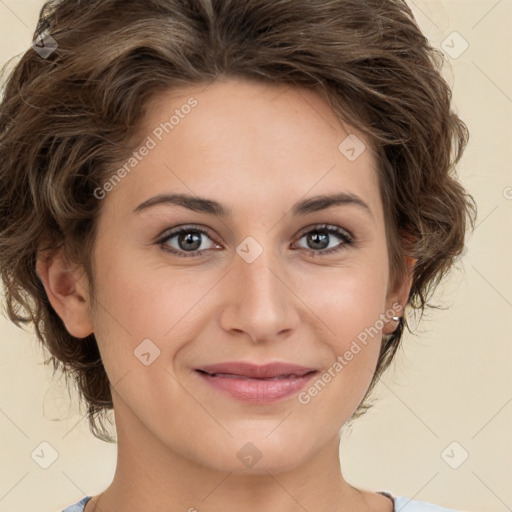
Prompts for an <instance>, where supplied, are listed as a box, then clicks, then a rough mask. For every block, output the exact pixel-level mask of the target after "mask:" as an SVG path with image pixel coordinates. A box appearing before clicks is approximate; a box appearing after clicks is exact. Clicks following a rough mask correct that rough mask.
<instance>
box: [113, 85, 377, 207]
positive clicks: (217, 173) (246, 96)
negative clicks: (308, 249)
mask: <svg viewBox="0 0 512 512" xmlns="http://www.w3.org/2000/svg"><path fill="white" fill-rule="evenodd" d="M139 135H141V137H140V140H141V141H142V144H146V145H149V146H151V149H150V151H146V152H145V156H144V158H143V159H140V161H139V162H138V163H137V166H136V168H135V169H134V170H133V171H132V172H130V175H129V177H128V178H127V179H126V180H124V182H123V183H122V184H121V185H122V187H121V186H120V187H118V188H119V189H121V188H123V190H124V192H123V196H124V198H125V199H126V200H127V201H129V202H130V204H132V205H134V203H135V202H136V201H138V202H140V200H144V199H146V198H147V197H148V196H149V195H151V194H155V193H161V192H171V191H173V192H178V191H182V192H186V193H189V194H190V193H192V194H197V195H201V196H208V197H215V196H216V197H218V198H220V197H222V198H225V199H226V203H227V204H228V205H233V206H234V205H235V204H236V203H237V202H238V204H239V205H240V206H243V205H247V200H249V199H250V200H251V201H253V202H254V201H257V200H261V201H265V200H266V202H267V203H268V202H269V201H270V200H271V199H272V197H274V196H275V197H276V198H278V200H279V198H281V199H282V198H283V197H284V196H287V197H290V199H297V198H300V197H301V196H305V195H308V192H310V194H309V195H316V194H327V193H333V192H338V191H349V192H352V193H357V194H358V195H363V196H365V198H366V199H365V200H366V201H367V202H370V203H371V202H373V203H374V204H377V203H378V202H379V194H378V181H377V172H376V161H375V158H374V156H373V152H372V150H371V148H370V146H369V144H368V141H367V140H366V139H365V137H364V135H363V134H362V133H360V132H359V131H358V130H357V129H355V128H353V127H348V126H346V125H344V124H342V123H341V122H340V121H339V120H338V119H337V117H336V115H335V114H334V112H333V111H332V110H331V108H330V107H329V105H328V104H327V103H326V102H325V101H324V100H323V98H321V97H320V96H319V95H318V94H316V93H315V92H314V91H311V90H308V89H303V88H299V87H291V86H289V85H286V84H278V85H276V84H266V83H260V82H256V81H248V80H245V79H234V78H230V79H222V80H217V81H215V82H213V83H211V84H209V85H208V84H202V85H194V86H188V87H183V88H180V89H175V90H171V91H166V92H164V93H160V94H159V95H158V96H155V97H154V98H153V99H152V100H151V102H150V103H149V104H148V108H147V111H146V115H145V117H144V119H143V122H142V123H141V130H140V134H139ZM162 187H165V189H166V190H165V191H164V190H162ZM117 193H118V191H116V194H117ZM137 204H138V203H137Z"/></svg>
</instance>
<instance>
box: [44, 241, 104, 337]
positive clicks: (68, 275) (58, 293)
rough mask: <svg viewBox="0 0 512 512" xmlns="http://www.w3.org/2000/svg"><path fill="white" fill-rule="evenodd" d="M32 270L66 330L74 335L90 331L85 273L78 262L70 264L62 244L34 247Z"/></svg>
mask: <svg viewBox="0 0 512 512" xmlns="http://www.w3.org/2000/svg"><path fill="white" fill-rule="evenodd" d="M36 271H37V274H38V275H39V277H40V279H41V281H42V283H43V285H44V288H45V290H46V294H47V296H48V300H49V301H50V304H51V305H52V307H53V309H54V310H55V312H56V313H57V314H58V315H59V317H60V318H61V320H62V321H63V323H64V325H65V326H66V329H67V331H68V332H69V333H70V334H71V335H72V336H74V337H76V338H85V337H86V336H89V335H90V334H92V332H93V331H94V328H93V324H92V321H91V318H90V314H89V305H90V297H89V295H88V291H87V290H88V288H87V277H86V275H85V272H84V270H83V269H82V268H81V267H79V266H71V265H70V264H69V263H68V261H67V260H66V258H65V256H64V254H63V250H62V248H60V249H57V250H54V251H53V252H50V251H44V252H41V251H38V254H37V263H36Z"/></svg>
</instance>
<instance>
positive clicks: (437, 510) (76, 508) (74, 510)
mask: <svg viewBox="0 0 512 512" xmlns="http://www.w3.org/2000/svg"><path fill="white" fill-rule="evenodd" d="M379 492H380V493H381V494H386V495H388V496H389V497H392V498H393V501H394V502H395V512H462V511H458V510H453V509H448V508H443V507H439V506H437V505H433V504H432V503H427V502H425V501H415V500H410V499H409V498H406V497H404V496H392V495H391V493H389V492H387V491H379ZM91 498H92V496H85V497H84V498H82V499H81V500H80V501H79V502H78V503H75V504H74V505H71V506H69V507H68V508H66V509H64V510H63V511H62V512H83V510H84V507H85V504H86V503H87V502H88V501H89V500H90V499H91Z"/></svg>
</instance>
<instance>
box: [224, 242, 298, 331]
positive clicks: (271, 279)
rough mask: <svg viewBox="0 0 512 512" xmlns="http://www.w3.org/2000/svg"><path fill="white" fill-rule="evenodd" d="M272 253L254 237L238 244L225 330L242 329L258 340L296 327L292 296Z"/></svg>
mask: <svg viewBox="0 0 512 512" xmlns="http://www.w3.org/2000/svg"><path fill="white" fill-rule="evenodd" d="M269 238H271V237H266V239H265V240H267V241H268V240H269ZM260 240H261V237H260ZM273 250H274V249H273V248H271V247H270V246H267V247H264V246H263V244H262V243H260V242H258V241H256V239H255V238H253V237H247V238H246V239H244V240H243V241H242V242H241V243H240V244H239V245H238V247H237V255H236V256H235V260H234V263H233V269H232V272H231V281H230V283H229V287H230V288H232V292H233V293H230V294H229V296H230V300H229V303H228V304H227V305H226V310H225V311H224V314H223V322H224V328H225V329H230V330H232V329H236V330H241V331H244V332H246V333H247V334H249V335H250V336H251V338H252V339H254V340H258V339H267V338H273V337H275V336H276V335H277V334H278V333H279V332H281V331H283V330H286V329H290V328H292V327H294V322H295V321H296V318H297V313H296V312H295V313H294V304H293V294H292V293H291V292H290V290H288V288H287V286H286V284H285V282H286V278H285V276H284V272H283V271H282V270H281V266H280V263H279V262H280V259H279V258H277V257H275V253H274V252H273ZM281 272H283V276H280V273H281Z"/></svg>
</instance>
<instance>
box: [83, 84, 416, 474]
mask: <svg viewBox="0 0 512 512" xmlns="http://www.w3.org/2000/svg"><path fill="white" fill-rule="evenodd" d="M173 115H174V117H173V118H172V120H171V117H172V116H173ZM166 123H167V124H166ZM144 129H145V131H144V136H143V138H142V141H143V142H142V143H143V145H144V146H145V148H146V149H140V150H139V149H138V154H137V156H136V157H134V160H132V161H131V163H127V165H126V166H125V168H124V171H125V172H123V171H121V172H119V173H117V178H120V177H121V178H122V179H120V180H119V179H117V180H116V179H114V180H112V183H113V184H111V186H110V187H109V186H107V187H105V188H104V189H102V191H97V195H98V197H103V198H102V199H99V200H100V201H102V206H101V207H102V212H101V216H100V218H99V223H98V232H97V239H96V245H95V248H94V255H93V263H94V273H95V274H94V275H95V283H96V296H95V301H94V302H93V306H94V315H93V320H92V323H93V326H94V334H95V336H96V338H97V341H98V344H99V348H100V352H101V356H102V359H103V363H104V365H105V368H106V371H107V374H108V376H109V380H110V382H111V383H112V384H113V386H112V392H113V399H114V407H115V412H116V422H117V426H118V428H120V429H122V430H123V431H124V432H128V433H129V435H131V436H132V438H133V439H137V441H141V442H142V440H143V439H144V442H145V443H146V444H145V445H146V446H153V447H154V448H157V450H159V451H160V453H163V452H165V451H166V450H170V451H171V452H173V453H175V454H177V455H179V456H183V457H186V458H187V459H190V460H193V461H195V462H198V463H200V464H202V465H205V466H208V467H211V468H215V469H220V470H223V471H234V472H255V473H256V472H263V471H265V470H272V471H279V470H286V469H287V468H291V467H294V466H296V465H297V464H300V463H302V462H305V461H306V460H307V459H308V458H311V457H312V456H313V455H314V454H315V453H318V452H319V451H320V450H321V449H322V447H324V446H325V445H326V444H327V443H328V442H330V441H332V440H333V439H334V438H336V437H337V435H338V431H339V429H340V428H341V427H342V425H343V424H344V423H345V422H346V421H347V419H348V418H349V417H350V416H351V415H352V413H353V412H354V411H355V409H356V408H357V406H358V404H359V403H360V402H361V400H362V398H363V396H364V394H365V392H366V390H367V388H368V386H369V384H370V381H371V379H372V375H373V373H374V370H375V366H376V364H377V358H378V354H379V349H380V344H381V338H382V334H383V332H384V333H390V332H392V331H393V330H394V329H395V328H396V322H393V321H392V320H390V317H391V314H397V313H398V311H397V310H395V311H391V313H390V312H389V311H390V308H391V307H392V306H393V304H395V303H396V301H397V298H399V297H397V295H393V294H391V293H390V294H389V295H388V293H387V292H388V290H387V288H388V282H389V277H390V276H389V274H388V254H387V248H386V237H385V228H384V217H383V209H382V203H381V199H380V195H379V187H378V181H377V173H376V162H375V160H374V159H373V156H372V155H371V151H370V149H369V147H368V146H367V145H366V148H365V147H364V146H362V144H363V142H364V141H365V139H364V137H363V136H362V135H361V134H360V133H359V132H357V131H356V130H354V129H345V128H343V127H342V126H341V125H340V124H339V123H338V122H337V120H336V118H335V117H334V114H333V113H332V112H331V110H330V109H329V107H328V106H327V104H326V103H324V102H323V101H322V100H321V99H320V98H319V97H317V96H316V95H315V94H314V93H312V92H309V91H306V90H302V89H291V88H289V87H284V86H278V87H276V86H272V85H262V84H259V83H254V82H248V81H240V80H234V79H230V80H225V81H220V80H218V81H216V82H214V83H213V84H211V85H210V86H208V87H206V86H203V87H190V88H187V89H182V90H180V91H179V92H176V91H174V92H172V93H166V94H165V95H162V96H160V97H159V98H158V99H155V100H154V101H153V103H152V105H151V108H150V109H149V110H148V113H147V117H146V118H145V127H144ZM349 136H350V137H349ZM347 137H349V138H348V139H347ZM364 144H366V142H364ZM106 189H108V192H107V191H106ZM178 194H179V195H184V196H187V198H188V199H186V200H185V199H181V200H179V201H175V202H173V201H171V200H168V201H163V200H162V201H159V202H158V203H157V204H153V205H150V203H151V198H154V197H157V196H159V197H160V199H162V198H163V196H166V195H168V196H171V195H178ZM340 194H344V195H346V196H340V197H339V198H338V199H340V198H341V199H343V197H345V200H344V201H338V202H335V201H332V200H331V199H326V200H324V201H323V202H322V201H320V202H315V201H313V198H318V197H320V196H322V197H323V196H325V197H326V198H327V197H328V198H333V197H334V196H336V195H340ZM347 197H351V198H352V199H351V200H347ZM206 200H208V203H205V201H206ZM148 201H149V202H150V203H147V202H148ZM144 203H146V206H145V207H144V206H141V205H143V204H144ZM213 203H216V204H217V203H218V206H215V207H213V206H212V205H213ZM187 204H188V205H189V206H188V207H187V206H186V205H187ZM221 208H222V209H223V210H224V214H223V215H221V214H219V211H218V210H220V209H221ZM323 225H325V226H323ZM178 228H179V229H183V230H184V233H183V234H181V235H180V234H176V233H175V232H176V230H177V229H178ZM199 229H200V230H201V231H200V232H199V231H198V230H199ZM315 230H316V231H315ZM335 230H339V233H338V234H337V233H336V231H335ZM313 251H316V253H313ZM390 292H391V291H390ZM405 296H406V294H405ZM402 303H403V302H402ZM383 320H384V321H383ZM369 333H370V334H369ZM372 334H373V336H372ZM363 340H364V341H363ZM225 362H246V363H253V364H255V365H264V364H267V363H273V362H283V363H289V364H294V365H300V366H301V367H306V368H307V369H310V370H315V371H316V372H315V373H314V374H309V377H302V378H299V377H295V378H292V377H285V378H281V379H278V380H275V381H269V380H261V379H256V378H253V379H248V378H247V377H246V378H243V377H240V376H239V377H238V378H236V377H233V376H231V377H229V376H227V375H224V376H223V375H218V376H217V377H211V376H210V377H208V376H207V375H206V374H205V373H201V372H199V371H198V370H199V369H201V368H205V367H206V366H208V365H216V364H220V363H225ZM224 370H225V369H224ZM232 370H233V369H232ZM233 371H234V372H235V373H236V371H235V370H233ZM240 372H241V371H240ZM212 373H215V372H212ZM217 373H229V372H226V371H224V372H222V371H221V372H217ZM241 373H243V372H241ZM284 373H285V371H284V370H283V371H282V372H281V374H284ZM299 373H300V372H299ZM288 374H289V372H288ZM318 381H320V384H319V382H318ZM315 385H316V387H315ZM286 390H288V393H286V392H285V391H286ZM315 390H316V391H315ZM248 443H251V444H248ZM251 457H252V458H251Z"/></svg>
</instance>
